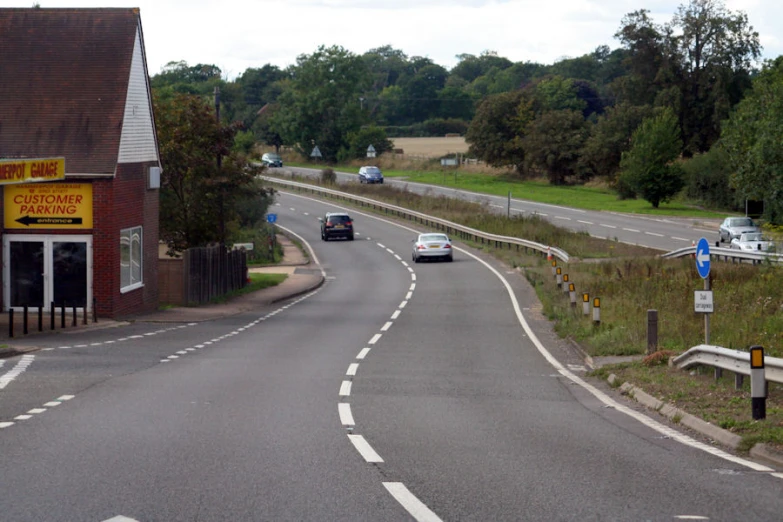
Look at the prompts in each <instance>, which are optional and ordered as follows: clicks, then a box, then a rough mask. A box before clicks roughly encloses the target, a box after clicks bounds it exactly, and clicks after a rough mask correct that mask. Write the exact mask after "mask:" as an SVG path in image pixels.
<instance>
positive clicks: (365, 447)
mask: <svg viewBox="0 0 783 522" xmlns="http://www.w3.org/2000/svg"><path fill="white" fill-rule="evenodd" d="M348 439H349V440H350V441H351V443H352V444H353V445H354V447H355V448H356V451H358V452H359V454H360V455H361V456H362V457H364V460H366V461H367V462H370V463H372V462H383V459H382V458H381V456H380V455H378V454H377V453H376V452H375V450H374V449H372V446H370V443H369V442H367V441H366V440H365V439H364V437H362V436H361V435H348Z"/></svg>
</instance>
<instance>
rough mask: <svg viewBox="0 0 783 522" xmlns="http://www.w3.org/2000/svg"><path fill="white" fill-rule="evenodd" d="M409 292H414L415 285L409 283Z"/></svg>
mask: <svg viewBox="0 0 783 522" xmlns="http://www.w3.org/2000/svg"><path fill="white" fill-rule="evenodd" d="M409 290H410V291H411V292H413V291H414V290H416V283H411V287H410V288H409Z"/></svg>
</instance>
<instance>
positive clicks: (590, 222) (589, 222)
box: [576, 219, 594, 225]
mask: <svg viewBox="0 0 783 522" xmlns="http://www.w3.org/2000/svg"><path fill="white" fill-rule="evenodd" d="M576 222H577V223H584V224H585V225H593V224H594V223H593V222H592V221H582V220H581V219H577V220H576Z"/></svg>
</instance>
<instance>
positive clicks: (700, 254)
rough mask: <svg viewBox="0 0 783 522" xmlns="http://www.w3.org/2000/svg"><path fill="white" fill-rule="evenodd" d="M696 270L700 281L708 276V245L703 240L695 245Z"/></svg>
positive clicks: (705, 240)
mask: <svg viewBox="0 0 783 522" xmlns="http://www.w3.org/2000/svg"><path fill="white" fill-rule="evenodd" d="M696 270H698V271H699V275H700V276H701V278H702V279H707V276H709V275H710V244H709V242H708V241H707V239H705V238H701V239H699V242H698V243H696Z"/></svg>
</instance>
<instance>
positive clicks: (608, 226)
mask: <svg viewBox="0 0 783 522" xmlns="http://www.w3.org/2000/svg"><path fill="white" fill-rule="evenodd" d="M601 226H602V227H605V228H617V227H616V226H614V225H604V224H603V223H601Z"/></svg>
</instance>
